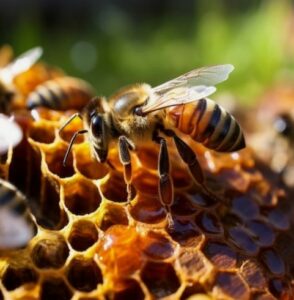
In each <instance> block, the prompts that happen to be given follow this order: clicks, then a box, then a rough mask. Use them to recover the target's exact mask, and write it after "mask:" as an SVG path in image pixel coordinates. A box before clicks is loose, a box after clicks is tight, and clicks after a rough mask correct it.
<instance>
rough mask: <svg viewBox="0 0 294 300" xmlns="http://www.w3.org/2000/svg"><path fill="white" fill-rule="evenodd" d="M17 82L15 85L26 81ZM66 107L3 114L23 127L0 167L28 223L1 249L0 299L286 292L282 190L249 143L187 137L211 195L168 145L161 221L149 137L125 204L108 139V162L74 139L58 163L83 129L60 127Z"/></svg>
mask: <svg viewBox="0 0 294 300" xmlns="http://www.w3.org/2000/svg"><path fill="white" fill-rule="evenodd" d="M30 74H31V75H30ZM29 75H30V76H32V81H33V82H35V79H34V76H33V73H29V74H27V76H28V77H26V78H30V77H29ZM43 75H44V78H43V77H42V80H45V78H47V79H49V78H51V75H50V74H49V73H46V72H45V73H44V74H43ZM33 79H34V80H33ZM40 80H41V79H40ZM19 84H20V86H22V87H23V91H24V92H23V94H24V95H25V94H26V93H27V92H28V91H29V90H30V89H31V87H30V84H32V83H31V82H30V80H29V83H28V82H27V83H24V82H23V81H20V83H19ZM24 99H25V97H23V98H22V99H20V100H19V107H20V108H21V106H24V103H23V101H24ZM72 113H73V111H67V112H64V113H61V112H56V111H52V110H47V109H42V108H40V109H38V110H36V111H35V112H34V114H33V115H34V118H32V116H31V115H30V114H29V112H26V111H22V110H17V111H15V113H13V115H14V117H15V120H16V121H17V122H18V123H19V124H20V125H21V126H22V128H23V130H24V132H25V136H26V138H25V139H24V140H23V141H22V143H21V144H20V145H19V146H18V147H16V148H15V149H14V150H13V152H12V153H11V152H9V153H8V154H7V155H5V156H3V157H1V164H0V176H1V177H3V178H6V179H9V180H10V181H12V182H13V183H14V184H15V185H16V186H17V187H18V188H20V189H21V190H22V191H24V192H25V193H26V194H27V195H28V198H29V199H30V207H31V210H32V215H33V216H34V217H35V218H36V221H37V224H38V226H37V232H36V235H35V237H34V238H33V239H32V240H31V241H30V243H29V244H28V246H27V247H26V248H24V249H21V250H15V251H6V252H1V253H0V277H1V281H0V299H30V300H33V299H42V300H47V299H56V300H57V299H58V300H67V299H73V300H94V299H106V300H110V299H115V300H120V299H128V300H131V299H135V300H140V299H181V300H182V299H190V300H193V299H194V300H201V299H202V300H209V299H242V300H243V299H244V300H246V299H254V300H255V299H256V300H257V299H259V300H272V299H293V276H294V259H293V257H294V234H293V223H292V220H293V212H292V203H291V199H288V198H287V192H285V191H284V190H282V189H280V187H279V186H278V184H277V183H276V182H275V180H274V179H273V178H274V176H273V174H272V173H270V172H269V171H268V172H267V173H263V172H261V171H260V170H259V169H258V168H257V167H256V166H255V162H254V160H253V158H252V157H253V156H252V153H251V151H250V150H248V149H247V150H243V151H241V152H239V153H234V154H226V155H224V154H217V153H215V152H212V151H208V150H207V149H205V148H203V147H202V146H200V145H199V144H195V143H193V142H191V141H189V139H186V141H187V142H188V143H189V144H190V145H191V146H192V148H193V149H194V151H195V152H196V153H197V154H198V157H199V160H200V163H201V166H202V167H203V170H204V172H205V176H206V185H207V187H208V188H209V189H210V190H211V191H213V192H214V193H215V195H216V197H215V198H214V199H212V198H210V197H208V196H207V195H206V194H205V193H203V191H202V189H201V187H199V186H197V185H195V183H194V182H193V180H192V179H191V176H190V174H189V173H188V171H187V169H186V166H185V165H184V164H183V163H182V162H181V159H180V158H179V156H178V154H177V153H176V151H175V147H174V145H173V144H172V143H171V144H169V149H170V159H171V162H172V178H173V181H174V185H175V201H174V204H173V205H172V207H171V211H172V218H173V226H169V225H168V223H167V221H166V213H165V210H164V209H163V208H162V206H161V204H160V202H159V199H158V195H157V193H158V172H157V159H158V158H157V156H158V150H159V149H158V147H157V146H156V145H150V147H148V148H145V149H138V151H137V152H136V153H132V165H133V187H132V190H133V193H132V201H131V205H128V204H127V193H126V185H125V183H124V180H123V174H122V166H121V164H120V162H119V159H118V155H117V149H116V145H112V146H111V147H110V149H111V151H110V156H109V158H110V162H111V165H112V166H113V167H112V168H111V167H109V166H108V165H106V164H100V163H98V162H97V161H95V160H94V159H93V158H92V157H91V154H90V148H89V143H88V142H87V139H85V140H84V139H83V138H79V139H78V140H77V143H76V144H75V145H74V147H73V151H72V153H71V154H70V156H69V159H68V163H67V166H66V167H64V166H63V165H62V160H63V157H64V154H65V151H66V149H67V147H68V142H69V140H70V138H71V136H72V134H73V133H74V132H75V131H76V130H78V129H81V128H82V122H81V121H80V120H78V119H76V120H75V121H74V122H72V123H71V124H70V125H69V126H68V127H66V129H65V130H64V131H63V132H62V134H59V133H58V128H60V126H61V124H63V123H64V121H65V120H66V119H67V118H68V117H69V116H70V115H71V114H72Z"/></svg>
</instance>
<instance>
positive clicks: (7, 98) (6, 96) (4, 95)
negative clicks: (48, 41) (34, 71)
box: [0, 47, 43, 113]
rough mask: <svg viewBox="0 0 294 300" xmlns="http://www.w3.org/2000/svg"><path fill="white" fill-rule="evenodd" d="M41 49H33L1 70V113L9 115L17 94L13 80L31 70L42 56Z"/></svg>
mask: <svg viewBox="0 0 294 300" xmlns="http://www.w3.org/2000/svg"><path fill="white" fill-rule="evenodd" d="M42 53H43V50H42V48H40V47H36V48H33V49H31V50H29V51H27V52H25V53H23V54H22V55H20V56H19V57H17V58H16V59H15V60H13V61H12V62H11V63H9V64H8V65H6V66H5V67H3V68H1V69H0V112H2V113H8V112H9V110H10V106H11V102H12V99H13V96H14V94H15V88H14V85H13V79H14V78H15V77H16V76H17V75H19V74H21V73H23V72H25V71H27V70H28V69H30V68H31V67H32V66H33V65H34V64H35V63H36V62H37V60H38V59H39V58H40V57H41V56H42Z"/></svg>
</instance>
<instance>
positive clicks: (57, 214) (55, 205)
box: [33, 178, 68, 229]
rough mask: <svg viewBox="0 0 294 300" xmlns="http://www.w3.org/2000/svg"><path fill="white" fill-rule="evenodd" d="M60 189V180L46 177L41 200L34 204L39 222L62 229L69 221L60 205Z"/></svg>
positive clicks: (51, 227) (46, 226)
mask: <svg viewBox="0 0 294 300" xmlns="http://www.w3.org/2000/svg"><path fill="white" fill-rule="evenodd" d="M58 189H59V184H58V182H56V181H55V180H53V179H52V180H49V179H48V178H44V180H43V182H42V190H41V196H40V200H39V201H38V203H35V204H34V206H33V211H34V215H35V217H36V219H37V223H38V224H40V225H41V226H43V227H44V228H48V229H60V228H62V227H64V226H65V225H66V224H67V222H68V218H67V215H66V214H65V212H64V211H62V210H61V209H60V206H59V201H60V199H59V197H60V196H59V190H58Z"/></svg>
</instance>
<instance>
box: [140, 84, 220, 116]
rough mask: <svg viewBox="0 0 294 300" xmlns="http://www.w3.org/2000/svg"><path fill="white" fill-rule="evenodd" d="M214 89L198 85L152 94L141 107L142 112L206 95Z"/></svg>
mask: <svg viewBox="0 0 294 300" xmlns="http://www.w3.org/2000/svg"><path fill="white" fill-rule="evenodd" d="M215 91H216V88H215V87H214V86H205V85H198V86H193V87H186V86H182V87H177V88H173V89H171V90H169V91H167V92H166V93H164V94H162V95H159V94H154V95H153V96H152V97H151V98H149V101H148V102H147V104H146V105H144V106H143V107H142V112H143V114H148V113H150V112H152V111H155V110H159V109H163V108H166V107H169V106H175V105H180V104H185V103H189V102H193V101H197V100H200V99H202V98H205V97H208V96H210V95H211V94H213V93H214V92H215Z"/></svg>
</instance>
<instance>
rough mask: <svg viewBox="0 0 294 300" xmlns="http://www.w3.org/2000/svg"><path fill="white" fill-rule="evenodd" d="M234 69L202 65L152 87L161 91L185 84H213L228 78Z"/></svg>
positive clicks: (232, 67) (188, 85)
mask: <svg viewBox="0 0 294 300" xmlns="http://www.w3.org/2000/svg"><path fill="white" fill-rule="evenodd" d="M233 70H234V66H233V65H230V64H227V65H216V66H209V67H203V68H200V69H195V70H192V71H190V72H188V73H186V74H184V75H181V76H179V77H177V78H175V79H172V80H170V81H167V82H165V83H163V84H161V85H159V86H157V87H154V88H153V91H154V92H155V93H162V92H164V91H166V90H170V89H172V88H175V87H178V86H182V85H185V86H187V87H191V86H195V85H207V86H213V85H216V84H218V83H220V82H222V81H225V80H227V79H228V77H229V74H230V73H231V72H232V71H233Z"/></svg>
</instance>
